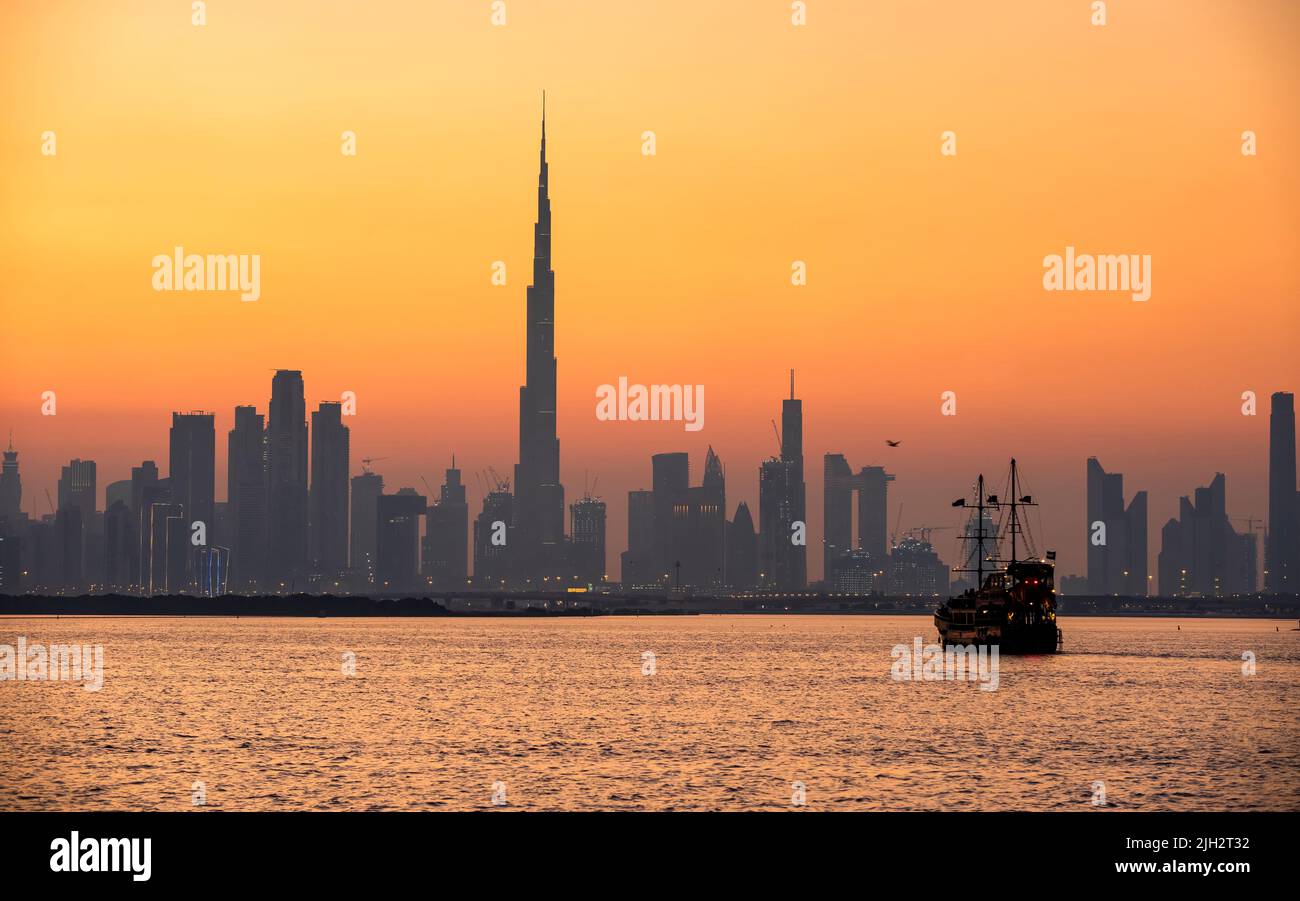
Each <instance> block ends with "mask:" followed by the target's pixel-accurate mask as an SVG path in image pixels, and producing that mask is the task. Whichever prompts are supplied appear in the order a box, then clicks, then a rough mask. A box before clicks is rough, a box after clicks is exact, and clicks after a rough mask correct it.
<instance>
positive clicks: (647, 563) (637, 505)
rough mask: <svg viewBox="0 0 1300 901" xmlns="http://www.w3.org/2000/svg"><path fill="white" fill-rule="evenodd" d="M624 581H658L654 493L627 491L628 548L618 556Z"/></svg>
mask: <svg viewBox="0 0 1300 901" xmlns="http://www.w3.org/2000/svg"><path fill="white" fill-rule="evenodd" d="M619 568H620V570H621V572H622V575H621V579H622V582H623V585H625V586H627V587H629V588H630V587H635V586H648V585H652V584H655V583H657V582H658V581H659V576H660V569H659V565H658V563H657V558H656V554H655V494H654V492H653V491H644V490H641V491H629V492H628V493H627V550H626V551H624V552H623V553H622V554H621V555H620V556H619Z"/></svg>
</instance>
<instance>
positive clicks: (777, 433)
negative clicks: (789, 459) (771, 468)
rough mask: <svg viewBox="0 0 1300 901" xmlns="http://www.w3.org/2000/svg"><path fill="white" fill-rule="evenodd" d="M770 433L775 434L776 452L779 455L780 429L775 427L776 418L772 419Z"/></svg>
mask: <svg viewBox="0 0 1300 901" xmlns="http://www.w3.org/2000/svg"><path fill="white" fill-rule="evenodd" d="M772 434H773V435H775V436H776V453H777V456H778V457H779V456H780V455H781V430H780V429H778V428H777V427H776V420H775V419H773V420H772Z"/></svg>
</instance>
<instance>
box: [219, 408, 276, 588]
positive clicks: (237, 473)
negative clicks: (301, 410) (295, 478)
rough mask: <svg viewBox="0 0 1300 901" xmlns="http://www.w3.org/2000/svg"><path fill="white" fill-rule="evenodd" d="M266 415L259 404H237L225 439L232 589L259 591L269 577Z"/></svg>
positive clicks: (229, 576)
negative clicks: (232, 421)
mask: <svg viewBox="0 0 1300 901" xmlns="http://www.w3.org/2000/svg"><path fill="white" fill-rule="evenodd" d="M266 437H267V436H266V426H265V419H264V418H263V416H262V414H260V413H258V412H257V408H256V407H252V406H247V407H235V427H234V428H233V429H231V430H230V432H229V435H228V436H227V440H226V503H227V504H229V505H230V511H229V519H230V535H229V537H228V538H227V539H226V540H227V541H228V542H229V544H230V571H229V573H228V576H227V583H228V585H229V587H230V590H231V591H234V592H236V593H248V592H253V591H257V590H258V589H259V588H260V587H261V586H262V584H263V583H264V582H265V580H266V543H267V512H266V505H267V501H268V495H267V491H268V489H267V474H266V463H267V460H266V457H267V441H266Z"/></svg>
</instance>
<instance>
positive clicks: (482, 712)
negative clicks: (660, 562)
mask: <svg viewBox="0 0 1300 901" xmlns="http://www.w3.org/2000/svg"><path fill="white" fill-rule="evenodd" d="M1062 627H1063V628H1064V630H1065V633H1066V637H1065V653H1063V654H1060V655H1056V656H1044V657H1019V658H1017V657H1002V658H1000V660H999V666H1000V673H999V686H998V690H996V691H988V692H985V691H979V690H977V687H976V683H972V682H944V681H940V682H935V681H927V682H897V681H894V680H893V679H891V677H890V667H891V664H892V662H893V661H892V659H891V655H890V651H891V649H892V647H893V646H894V645H896V644H907V645H909V646H910V645H911V643H912V641H913V639H914V638H915V637H916V636H918V635H919V636H921V637H923V638H924V639H925V640H926V641H927V642H929V641H932V640H933V639H934V629H933V627H932V625H931V623H930V620H929V618H928V617H909V616H898V617H875V616H709V617H635V618H624V617H618V618H615V617H604V618H590V619H563V620H562V619H527V620H523V619H521V620H508V619H447V620H442V619H256V618H252V619H250V618H244V619H229V618H214V619H199V618H195V619H189V618H138V619H135V618H133V619H124V618H89V617H87V618H66V617H65V618H60V619H57V620H56V619H48V618H3V619H0V644H10V645H13V644H14V643H15V642H16V638H17V636H19V635H22V636H25V637H26V639H27V641H28V642H29V643H39V642H43V643H46V644H55V643H74V642H75V643H83V644H100V645H102V646H103V648H104V686H103V689H102V690H101V691H98V692H88V691H84V690H83V689H82V688H81V687H80V686H78V685H74V684H70V683H66V682H0V711H3V714H2V715H0V747H3V748H4V751H3V753H2V755H0V760H2V761H3V775H0V809H25V810H37V809H44V810H48V809H63V810H100V809H114V810H116V809H127V810H137V809H139V810H159V809H160V810H179V809H230V810H272V809H282V810H300V809H313V810H370V809H402V810H465V809H477V808H491V807H493V806H499V807H500V808H501V809H505V810H510V809H540V810H592V809H597V810H603V809H630V810H688V809H689V810H758V809H783V808H790V807H791V806H792V799H794V798H795V797H796V795H797V788H796V787H795V785H794V784H795V783H802V785H803V786H804V789H803V791H804V794H805V797H806V805H805V806H804V807H803V808H802V809H804V810H918V809H919V810H1002V809H1016V810H1091V809H1099V808H1097V807H1096V806H1095V805H1094V804H1093V799H1094V783H1095V782H1102V783H1104V785H1105V792H1106V800H1107V808H1113V809H1120V810H1134V809H1140V810H1255V809H1292V810H1293V809H1296V808H1297V807H1298V806H1300V741H1297V717H1296V714H1295V704H1296V698H1297V688H1298V687H1300V638H1298V637H1297V636H1300V633H1297V632H1295V631H1292V629H1293V623H1291V622H1289V621H1285V622H1284V621H1273V620H1186V619H1183V620H1174V619H1093V618H1077V619H1064V620H1063V621H1062ZM1279 629H1280V631H1277V630H1279ZM647 651H648V652H650V653H651V654H652V655H653V658H652V660H653V666H652V667H651V666H647V662H648V661H650V660H651V658H649V657H647V656H646V652H647ZM1246 651H1250V652H1253V653H1254V655H1255V658H1256V661H1257V663H1256V666H1257V669H1256V672H1255V675H1253V676H1246V675H1243V671H1242V655H1243V653H1244V652H1246ZM349 654H351V655H352V658H350V659H351V660H353V661H354V674H353V675H349V674H348V673H347V672H346V671H347V670H348V663H349V657H348V656H347V655H349ZM651 669H652V670H653V674H650V675H647V674H645V673H646V672H648V671H649V670H651ZM199 784H201V793H200V791H199ZM494 785H495V786H496V789H495V792H494ZM199 796H201V797H202V799H203V800H204V804H203V806H202V807H201V808H199V807H196V805H195V804H194V799H195V798H196V797H199ZM494 798H495V801H497V802H504V803H498V804H497V805H494Z"/></svg>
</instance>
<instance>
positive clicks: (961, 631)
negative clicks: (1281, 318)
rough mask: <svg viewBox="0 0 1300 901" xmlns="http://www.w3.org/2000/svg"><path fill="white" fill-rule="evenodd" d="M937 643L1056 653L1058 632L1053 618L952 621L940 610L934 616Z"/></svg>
mask: <svg viewBox="0 0 1300 901" xmlns="http://www.w3.org/2000/svg"><path fill="white" fill-rule="evenodd" d="M934 625H935V628H936V629H938V630H939V643H940V644H942V645H943V646H944V647H945V648H946V647H948V646H950V645H961V646H966V645H975V646H976V647H992V646H994V645H996V646H997V649H998V653H999V654H1055V653H1056V652H1057V650H1058V649H1059V633H1058V630H1057V627H1056V622H1055V621H1046V622H1044V621H1039V622H1036V623H1030V624H1025V623H1006V622H993V621H987V622H980V621H978V620H976V621H975V622H969V623H955V622H952V621H950V620H949V619H948V618H947V617H945V616H944V615H943V614H942V613H936V614H935V617H934Z"/></svg>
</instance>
